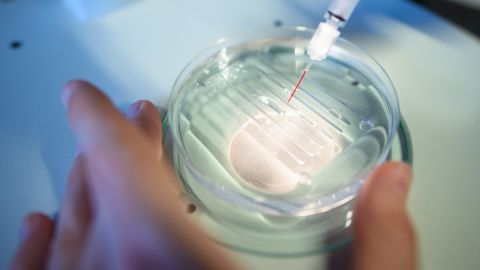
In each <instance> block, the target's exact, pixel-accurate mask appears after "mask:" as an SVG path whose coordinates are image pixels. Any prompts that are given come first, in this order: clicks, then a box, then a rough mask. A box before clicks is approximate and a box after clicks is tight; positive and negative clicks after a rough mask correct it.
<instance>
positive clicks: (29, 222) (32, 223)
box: [20, 213, 54, 241]
mask: <svg viewBox="0 0 480 270" xmlns="http://www.w3.org/2000/svg"><path fill="white" fill-rule="evenodd" d="M53 225H54V224H53V221H52V220H51V219H50V218H49V217H48V216H46V215H44V214H42V213H31V214H28V215H27V216H26V217H25V219H24V220H23V223H22V229H21V233H20V237H21V240H22V241H23V240H25V239H27V238H29V237H30V236H31V235H33V234H36V233H38V232H41V231H45V230H49V229H51V228H53Z"/></svg>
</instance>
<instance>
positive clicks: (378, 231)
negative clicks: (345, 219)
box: [353, 163, 416, 270]
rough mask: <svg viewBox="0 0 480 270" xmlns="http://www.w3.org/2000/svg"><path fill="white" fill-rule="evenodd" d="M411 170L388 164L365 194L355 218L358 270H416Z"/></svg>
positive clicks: (368, 184)
mask: <svg viewBox="0 0 480 270" xmlns="http://www.w3.org/2000/svg"><path fill="white" fill-rule="evenodd" d="M411 178H412V173H411V169H410V167H409V166H408V165H406V164H402V163H387V164H384V165H382V166H380V167H379V168H378V169H377V170H375V171H374V172H373V174H372V175H371V176H370V177H369V179H368V181H367V182H366V183H365V186H364V187H363V189H362V190H361V192H360V194H359V197H358V201H357V206H356V209H355V218H354V221H353V222H354V224H353V229H354V234H355V243H354V246H355V251H354V265H355V269H357V270H363V269H369V270H375V269H391V270H396V269H399V270H400V269H401V270H405V269H415V268H416V256H415V254H416V246H415V233H414V230H413V226H412V224H411V222H410V218H409V216H408V213H407V210H406V199H407V193H408V190H409V187H410V182H411Z"/></svg>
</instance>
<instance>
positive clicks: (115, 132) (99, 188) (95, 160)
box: [62, 81, 174, 214]
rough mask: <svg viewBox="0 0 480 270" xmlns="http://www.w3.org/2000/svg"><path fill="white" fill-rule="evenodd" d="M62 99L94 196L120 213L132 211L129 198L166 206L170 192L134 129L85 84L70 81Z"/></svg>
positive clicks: (153, 155)
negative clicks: (85, 161) (79, 146)
mask: <svg viewBox="0 0 480 270" xmlns="http://www.w3.org/2000/svg"><path fill="white" fill-rule="evenodd" d="M62 100H63V102H64V104H65V106H66V107H67V114H68V120H69V124H70V126H71V128H72V130H73V131H74V133H75V135H76V136H77V138H78V141H79V144H80V145H81V146H82V149H83V151H84V153H85V156H86V160H87V164H88V169H89V172H90V176H92V177H91V178H94V179H90V180H91V181H90V182H91V186H92V196H93V197H94V198H95V200H98V201H99V202H101V205H102V207H105V208H111V209H113V210H119V211H120V210H121V212H125V211H127V210H128V209H133V208H132V207H133V205H132V204H131V203H132V201H130V200H127V199H126V198H132V197H133V198H135V199H136V200H137V201H138V200H142V201H143V202H145V201H149V202H148V203H149V204H154V205H157V206H162V207H163V206H164V207H165V208H167V206H168V205H169V204H168V203H166V201H168V200H173V199H172V196H174V195H173V194H174V192H172V191H171V190H169V188H170V187H165V186H163V185H162V182H161V181H159V179H166V177H165V176H164V172H163V170H161V169H160V168H159V166H158V158H157V155H158V152H157V150H156V149H154V148H152V147H151V145H150V143H148V141H147V140H146V139H145V136H144V135H143V134H142V133H141V132H140V130H139V129H138V128H135V126H133V125H132V124H130V123H129V121H128V120H127V119H125V118H124V117H123V115H122V114H121V113H120V112H119V111H118V110H117V109H116V108H115V107H114V106H113V104H112V103H111V102H110V100H109V99H108V98H107V97H106V96H105V95H104V94H103V93H102V92H100V91H99V90H98V89H97V88H96V87H95V86H93V85H91V84H90V83H87V82H84V81H72V82H70V83H69V84H67V86H66V87H65V89H64V90H63V92H62ZM150 200H152V201H154V202H150ZM132 211H133V210H132ZM119 214H122V213H119Z"/></svg>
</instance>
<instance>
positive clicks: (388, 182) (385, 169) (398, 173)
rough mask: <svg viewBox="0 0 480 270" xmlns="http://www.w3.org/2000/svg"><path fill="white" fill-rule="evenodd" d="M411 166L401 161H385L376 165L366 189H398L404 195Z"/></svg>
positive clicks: (410, 177) (408, 185)
mask: <svg viewBox="0 0 480 270" xmlns="http://www.w3.org/2000/svg"><path fill="white" fill-rule="evenodd" d="M411 180H412V168H411V166H410V165H408V164H406V163H402V162H387V163H385V164H383V165H381V166H380V167H378V168H377V169H376V170H375V171H374V172H373V173H372V175H371V176H370V177H369V180H368V181H369V182H370V185H369V186H368V187H367V188H368V189H372V188H373V189H374V188H380V186H381V187H385V188H388V189H390V190H391V191H392V192H393V191H400V192H401V193H403V194H404V195H406V194H407V193H408V191H409V189H410V184H411Z"/></svg>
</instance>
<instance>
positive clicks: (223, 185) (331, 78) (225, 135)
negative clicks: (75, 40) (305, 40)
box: [180, 45, 388, 198]
mask: <svg viewBox="0 0 480 270" xmlns="http://www.w3.org/2000/svg"><path fill="white" fill-rule="evenodd" d="M308 60H309V59H308V58H306V57H305V56H304V55H302V54H301V53H300V55H299V52H298V48H295V47H288V46H284V45H282V46H265V45H262V47H261V48H257V47H255V46H252V45H248V46H245V47H237V48H234V49H231V50H230V51H227V52H223V53H221V54H219V55H217V56H216V57H212V58H210V59H209V61H207V62H206V63H204V64H203V65H201V66H200V67H199V68H197V69H196V70H195V71H194V72H193V73H192V74H191V76H190V77H189V79H188V80H187V81H186V82H185V83H184V84H183V86H182V90H181V91H184V93H185V96H184V97H183V101H182V108H181V109H180V110H181V111H182V114H181V131H182V134H181V137H182V142H183V143H184V145H185V146H186V149H189V150H190V157H191V159H192V161H193V163H195V164H196V165H197V166H198V167H200V168H201V170H203V171H205V172H207V173H208V175H210V176H213V177H210V179H209V181H212V183H213V184H214V185H215V186H216V187H217V188H220V189H227V190H234V191H236V192H239V193H241V194H244V195H246V196H250V197H255V196H261V197H281V198H288V197H292V198H293V197H298V196H299V195H305V198H311V197H313V196H318V195H325V194H334V193H335V190H336V189H338V187H341V186H344V185H346V184H347V182H348V181H349V180H351V178H352V177H354V176H355V174H356V173H358V172H359V171H361V168H362V167H366V166H367V165H369V164H371V162H374V161H375V160H376V159H377V158H378V155H379V153H380V151H381V149H382V148H383V147H384V146H385V141H386V126H388V117H387V116H386V115H387V112H386V106H385V105H384V100H383V97H382V96H381V95H380V94H379V92H378V90H377V88H376V87H375V86H374V85H373V84H372V83H371V82H370V80H369V79H368V78H367V77H366V76H365V75H363V74H362V73H360V72H358V71H357V70H355V69H352V68H350V67H348V66H347V65H345V64H343V63H340V62H339V61H336V60H335V59H332V58H327V59H325V60H323V61H321V62H318V63H315V64H314V65H313V66H312V67H311V69H310V71H309V73H308V76H307V77H306V79H305V80H304V82H303V83H302V85H301V86H300V88H299V89H298V91H297V94H296V95H295V97H294V98H293V99H292V101H291V102H290V103H287V100H288V97H289V94H290V93H291V91H292V90H293V86H294V85H295V82H296V79H297V78H298V75H299V71H302V70H303V68H304V67H305V64H306V63H307V61H308ZM345 149H348V151H345ZM339 167H341V168H342V169H341V170H338V168H339Z"/></svg>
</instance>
